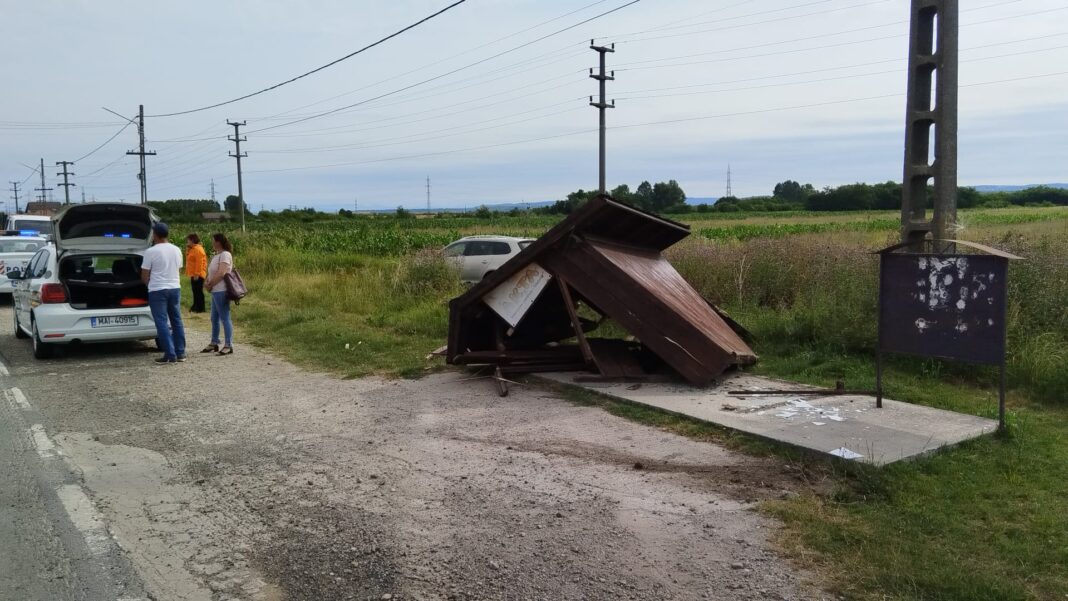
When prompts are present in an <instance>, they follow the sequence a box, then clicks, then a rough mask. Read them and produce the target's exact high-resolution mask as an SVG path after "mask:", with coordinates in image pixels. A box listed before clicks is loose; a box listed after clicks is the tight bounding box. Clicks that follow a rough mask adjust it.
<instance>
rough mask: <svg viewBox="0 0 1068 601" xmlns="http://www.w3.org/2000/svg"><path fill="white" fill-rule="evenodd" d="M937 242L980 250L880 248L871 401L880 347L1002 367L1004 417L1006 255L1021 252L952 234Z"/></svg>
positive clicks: (879, 391)
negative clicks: (959, 251)
mask: <svg viewBox="0 0 1068 601" xmlns="http://www.w3.org/2000/svg"><path fill="white" fill-rule="evenodd" d="M938 242H939V243H944V244H949V245H952V247H953V248H956V247H966V248H971V249H976V250H980V251H982V252H984V253H986V254H958V253H932V252H898V251H902V250H905V249H907V248H908V246H907V245H905V244H899V245H896V246H891V247H890V248H887V249H885V250H883V251H880V264H879V265H880V269H879V341H878V348H877V365H876V379H877V384H876V399H877V405H878V406H882V354H883V353H884V352H889V353H900V354H905V355H915V356H920V357H934V358H938V359H950V360H954V361H964V362H968V363H979V364H983V365H996V366H999V367H1000V368H1001V391H1000V397H1001V402H1000V414H1001V418H1002V423H1004V406H1005V392H1004V387H1005V338H1006V326H1007V323H1006V320H1007V307H1008V300H1007V292H1008V273H1009V260H1010V259H1019V258H1020V257H1017V256H1014V255H1010V254H1008V253H1004V252H1001V251H998V250H996V249H993V248H990V247H987V246H982V245H979V244H974V243H970V242H963V241H957V240H944V241H942V240H940V241H938Z"/></svg>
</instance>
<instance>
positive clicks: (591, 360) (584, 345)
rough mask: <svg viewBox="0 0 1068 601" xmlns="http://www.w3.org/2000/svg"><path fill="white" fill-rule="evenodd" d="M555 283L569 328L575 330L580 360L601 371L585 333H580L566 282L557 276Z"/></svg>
mask: <svg viewBox="0 0 1068 601" xmlns="http://www.w3.org/2000/svg"><path fill="white" fill-rule="evenodd" d="M556 283H557V285H558V286H560V294H561V296H563V297H564V307H566V308H567V316H568V318H569V319H570V320H571V327H573V328H574V329H575V338H576V339H577V340H578V345H579V349H581V351H582V358H583V359H584V360H585V361H586V364H587V365H590V366H591V367H594V368H595V369H597V371H601V368H600V366H599V365H598V364H597V358H596V357H594V356H593V350H592V349H590V343H589V341H587V340H586V333H585V332H583V331H582V322H581V321H579V318H578V312H576V311H575V301H574V300H573V299H572V298H571V289H570V287H569V286H568V283H567V280H566V279H565V278H564V277H563V276H561V275H557V276H556Z"/></svg>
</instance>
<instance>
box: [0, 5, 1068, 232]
mask: <svg viewBox="0 0 1068 601" xmlns="http://www.w3.org/2000/svg"><path fill="white" fill-rule="evenodd" d="M454 1H455V0H392V1H390V2H383V1H374V2H372V1H367V0H347V1H346V0H308V1H307V2H300V3H297V2H292V1H281V0H186V1H184V2H168V3H162V2H143V1H135V0H53V1H49V2H26V1H24V0H0V15H2V18H0V53H2V56H3V60H2V61H0V82H3V83H2V84H0V85H2V86H3V88H4V90H5V92H4V93H3V94H0V172H2V175H3V176H4V181H5V182H8V183H7V187H8V188H10V187H11V184H10V182H12V181H15V182H19V183H20V184H21V188H22V190H23V192H22V193H21V194H22V196H23V198H25V196H26V195H27V194H29V195H32V194H35V192H34V191H33V190H32V189H33V188H35V187H40V179H39V176H38V175H37V174H35V173H34V171H33V170H32V169H33V168H35V167H36V166H37V165H38V163H39V161H40V160H41V159H42V158H43V159H44V164H45V175H46V182H47V183H46V187H52V188H54V191H53V192H52V194H53V195H54V197H56V198H57V199H62V197H63V193H62V188H61V187H59V186H57V185H56V184H57V182H58V181H61V178H57V176H56V173H57V172H59V171H60V170H61V169H59V168H57V167H56V166H55V163H56V162H57V161H74V162H75V164H74V165H73V166H72V167H71V168H70V170H71V171H73V172H74V174H75V175H74V176H73V177H72V178H71V181H72V182H74V183H75V184H76V186H74V187H71V188H70V190H71V196H72V200H80V199H81V195H82V193H83V192H84V194H85V195H86V198H87V199H89V200H93V199H96V200H97V201H104V200H109V201H115V200H122V201H125V202H136V201H137V200H139V185H138V181H137V179H136V174H137V171H138V161H137V157H136V156H129V155H126V154H125V153H126V151H128V150H134V149H136V147H137V128H136V127H135V126H132V125H130V126H128V127H126V129H124V130H122V131H121V132H120V128H122V127H124V125H128V123H127V122H126V121H124V120H123V119H120V118H119V117H116V116H115V115H113V114H111V113H109V112H107V111H105V110H104V108H105V107H106V108H107V109H111V110H113V111H115V112H117V113H120V114H121V115H123V116H125V117H127V118H133V117H135V116H136V114H137V111H138V105H140V104H143V105H144V107H145V114H146V115H147V116H148V117H147V118H146V120H145V134H146V139H147V143H146V149H147V150H150V151H155V152H156V153H157V154H156V155H155V156H149V157H147V158H146V163H147V178H146V181H147V184H148V195H149V199H150V200H164V199H168V198H208V197H209V195H210V185H211V182H212V181H214V183H215V188H216V196H217V198H218V199H219V200H221V199H223V198H224V197H225V196H226V195H227V194H235V193H236V191H237V178H236V165H235V163H236V161H235V160H234V159H233V158H230V156H229V153H230V152H233V150H234V144H233V143H232V142H230V141H228V140H227V136H231V135H233V133H234V129H233V128H232V127H230V126H228V125H227V121H228V120H230V121H243V122H245V123H246V125H245V126H243V127H242V128H241V134H242V135H243V136H246V137H247V140H246V141H245V142H243V143H242V147H241V150H242V152H247V153H248V156H247V158H245V159H243V165H242V166H243V189H244V196H245V199H246V202H247V203H248V204H249V205H250V207H251V208H252V209H253V210H260V209H261V208H266V209H281V208H285V207H288V206H296V207H306V206H311V207H315V208H318V209H321V210H331V211H333V210H337V209H338V208H353V207H355V208H357V209H360V210H364V209H384V208H392V207H397V206H405V207H408V208H425V206H426V203H427V178H429V179H430V204H431V206H432V207H434V208H446V207H447V208H463V207H474V206H477V205H479V204H497V203H519V202H532V201H544V200H552V199H558V198H562V197H564V196H565V195H566V194H567V193H568V192H571V191H573V190H577V189H579V188H584V189H591V188H594V189H595V188H596V186H597V177H598V166H597V165H598V136H597V125H598V115H597V110H596V109H595V108H593V107H590V106H589V97H590V95H592V94H596V93H597V85H598V83H597V82H596V81H594V80H592V79H590V78H589V77H588V69H589V68H590V67H593V66H595V65H596V64H597V53H596V52H594V51H593V50H591V49H590V48H589V46H590V40H591V38H595V39H596V41H597V43H598V44H612V43H614V44H615V52H614V53H610V54H607V63H608V68H609V69H610V70H614V72H615V80H613V81H609V82H607V90H608V92H607V97H608V99H610V100H611V99H615V101H616V108H614V109H610V110H608V111H607V122H608V131H607V140H608V143H607V165H608V167H607V179H608V183H609V186H610V187H613V186H615V185H618V184H622V183H626V184H629V185H630V186H631V188H632V189H633V188H634V187H636V186H637V185H638V184H639V183H640V182H641V181H643V180H649V181H653V182H655V181H666V180H668V179H675V180H677V181H678V182H679V183H680V185H681V186H682V187H683V189H684V190H685V191H686V193H687V195H689V196H692V197H719V196H722V195H724V193H725V190H726V186H727V169H728V165H730V171H731V186H732V191H733V193H734V195H736V196H752V195H761V194H770V192H771V190H772V188H773V186H774V185H775V183H776V182H779V181H782V180H785V179H794V180H799V181H802V182H810V183H812V184H813V185H815V186H816V187H823V186H832V185H841V184H845V183H853V182H858V181H865V182H880V181H888V180H900V178H901V172H902V157H903V141H904V108H905V99H904V94H905V88H906V78H907V70H906V66H907V61H906V59H907V50H908V16H909V2H908V0H640V1H638V2H635V3H630V2H631V0H601V1H596V0H572V1H563V0H467V1H466V2H463V3H461V4H459V5H458V6H455V7H454V8H451V9H450V10H448V11H446V12H444V13H442V14H441V15H439V16H437V17H435V18H433V19H431V20H429V21H427V22H425V23H423V24H421V25H419V26H418V27H415V28H414V29H411V30H409V31H407V32H405V33H403V34H400V35H398V36H397V37H395V38H393V39H390V40H388V41H386V42H384V43H382V44H381V45H378V46H376V47H374V48H372V49H370V50H367V51H365V52H363V53H361V54H358V55H356V56H353V57H352V58H349V59H347V60H344V61H342V62H339V63H337V64H335V65H333V66H331V67H328V68H326V69H324V70H322V71H319V72H317V73H314V74H312V75H309V76H307V77H305V78H302V79H299V80H297V81H294V82H292V83H289V84H286V85H284V86H281V87H279V88H277V89H274V90H271V91H268V92H265V93H262V94H258V95H256V96H253V97H251V98H248V99H245V100H241V101H238V102H233V103H229V104H226V105H224V106H220V107H217V108H212V109H208V110H197V111H195V112H191V113H188V114H184V115H175V116H162V115H166V114H170V113H178V112H184V111H191V110H195V109H199V108H202V107H206V106H210V105H215V104H217V103H222V102H225V101H228V100H231V99H234V98H237V97H241V96H244V95H246V94H250V93H252V92H256V91H258V90H262V89H264V88H266V87H269V86H273V85H275V84H278V83H280V82H283V81H286V80H289V79H290V78H293V77H295V76H297V75H300V74H302V73H305V72H308V71H310V70H312V69H315V68H316V67H319V66H322V65H325V64H327V63H329V62H331V61H334V60H335V59H338V58H340V57H342V56H345V55H347V54H349V53H351V52H353V51H355V50H357V49H359V48H361V47H363V46H365V45H367V44H369V43H372V42H374V41H376V40H379V39H380V38H383V37H385V36H387V35H389V34H391V33H394V32H396V31H398V30H400V29H402V28H404V27H407V26H409V25H411V24H413V23H415V22H417V21H419V20H420V19H423V18H424V17H426V16H428V15H431V14H433V13H435V12H437V11H439V10H441V9H443V8H445V7H446V6H448V5H449V4H451V3H452V2H454ZM628 4H629V5H628ZM961 4H962V8H961V15H960V21H961V30H960V48H961V52H960V56H961V63H960V85H961V88H960V136H959V181H960V183H961V185H981V184H1032V183H1043V182H1064V181H1068V67H1066V66H1065V65H1068V3H1065V2H1064V1H1063V0H967V1H966V2H961ZM616 9H618V10H616ZM606 13H607V14H606ZM113 136H114V139H111V141H108V140H109V139H110V138H112V137H113ZM105 142H107V143H105ZM8 195H10V192H9V194H8ZM9 203H10V201H9Z"/></svg>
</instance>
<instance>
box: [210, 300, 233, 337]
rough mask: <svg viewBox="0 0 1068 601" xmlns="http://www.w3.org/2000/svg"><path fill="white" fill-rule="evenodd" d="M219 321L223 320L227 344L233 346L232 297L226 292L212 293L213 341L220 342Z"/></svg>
mask: <svg viewBox="0 0 1068 601" xmlns="http://www.w3.org/2000/svg"><path fill="white" fill-rule="evenodd" d="M219 322H222V327H223V333H224V334H226V345H225V346H233V343H234V322H233V321H231V320H230V299H228V298H226V292H212V293H211V343H212V344H219Z"/></svg>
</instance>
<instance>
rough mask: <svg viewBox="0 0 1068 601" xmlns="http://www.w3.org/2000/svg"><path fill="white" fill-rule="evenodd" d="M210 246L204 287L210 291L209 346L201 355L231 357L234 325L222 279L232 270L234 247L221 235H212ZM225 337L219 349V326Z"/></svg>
mask: <svg viewBox="0 0 1068 601" xmlns="http://www.w3.org/2000/svg"><path fill="white" fill-rule="evenodd" d="M211 245H212V248H214V249H215V256H213V257H212V258H211V263H209V264H208V279H207V281H205V282H204V287H205V288H207V289H208V290H210V291H211V344H209V345H208V346H206V347H204V350H202V351H200V352H202V353H215V354H217V355H232V354H233V353H234V346H233V343H234V324H233V322H232V321H231V320H230V299H229V298H228V297H227V294H226V282H224V281H223V277H224V276H226V274H228V273H230V270H231V269H233V268H234V256H233V254H232V253H233V250H234V247H233V246H232V245H231V244H230V241H229V240H227V239H226V236H224V235H223V234H221V233H220V234H212V236H211ZM220 323H221V324H222V329H223V333H224V334H225V335H226V344H225V345H223V347H222V348H219V324H220Z"/></svg>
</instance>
